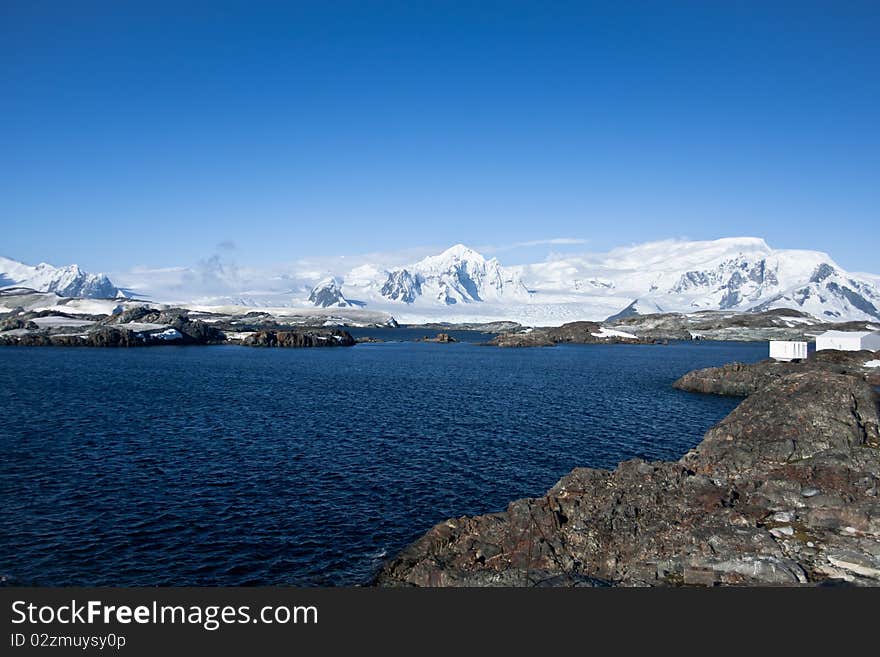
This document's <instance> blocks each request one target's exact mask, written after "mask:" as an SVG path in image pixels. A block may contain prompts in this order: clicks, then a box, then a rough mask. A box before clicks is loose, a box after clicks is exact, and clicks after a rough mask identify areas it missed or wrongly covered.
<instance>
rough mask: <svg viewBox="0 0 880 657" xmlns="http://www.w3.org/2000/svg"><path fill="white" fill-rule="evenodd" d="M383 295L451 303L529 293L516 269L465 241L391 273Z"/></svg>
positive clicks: (472, 301)
mask: <svg viewBox="0 0 880 657" xmlns="http://www.w3.org/2000/svg"><path fill="white" fill-rule="evenodd" d="M381 294H382V296H383V297H385V298H386V299H388V300H389V301H399V302H403V303H410V304H411V303H416V302H417V301H419V300H426V301H428V302H434V303H438V302H439V303H441V304H444V305H447V306H451V305H454V304H457V303H480V302H484V301H498V300H500V299H501V298H502V297H506V298H519V299H522V300H525V299H527V298H528V296H529V293H528V290H527V289H526V287H525V286H524V285H523V284H522V282H521V281H520V280H519V276H518V275H517V274H516V273H515V272H513V271H508V270H505V269H504V268H503V267H502V266H501V265H500V264H499V263H498V260H496V259H495V258H491V259H489V260H486V258H485V257H483V255H482V254H480V253H478V252H477V251H474V250H473V249H471V248H468V247H466V246H465V245H463V244H456V245H455V246H453V247H451V248H449V249H446V251H444V252H443V253H441V254H439V255H436V256H428V257H427V258H424V259H422V260H420V261H419V262H417V263H415V264H413V265H410V266H407V267H404V268H401V269H395V270H392V271H390V272H388V273H387V277H386V279H385V282H384V284H383V285H382V289H381Z"/></svg>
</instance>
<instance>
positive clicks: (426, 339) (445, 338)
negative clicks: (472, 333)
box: [419, 333, 458, 342]
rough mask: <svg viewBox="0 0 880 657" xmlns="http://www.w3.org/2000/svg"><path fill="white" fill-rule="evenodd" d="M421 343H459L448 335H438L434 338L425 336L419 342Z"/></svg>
mask: <svg viewBox="0 0 880 657" xmlns="http://www.w3.org/2000/svg"><path fill="white" fill-rule="evenodd" d="M419 342H458V340H456V339H455V338H453V337H452V336H451V335H449V334H448V333H438V334H437V335H435V336H434V337H433V338H432V337H430V336H427V335H426V336H425V337H423V338H421V339H420V340H419Z"/></svg>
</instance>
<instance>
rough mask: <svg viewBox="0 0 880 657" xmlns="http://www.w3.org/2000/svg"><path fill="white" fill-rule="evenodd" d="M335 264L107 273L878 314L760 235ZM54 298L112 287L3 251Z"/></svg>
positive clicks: (604, 311) (827, 271)
mask: <svg viewBox="0 0 880 657" xmlns="http://www.w3.org/2000/svg"><path fill="white" fill-rule="evenodd" d="M333 262H335V263H350V264H349V265H348V266H336V267H335V270H326V269H324V270H320V269H318V268H317V267H315V266H314V263H311V262H310V263H309V264H308V265H303V266H297V265H296V264H293V265H277V266H274V267H263V268H259V267H258V268H244V267H236V266H234V265H223V264H222V263H219V262H207V263H202V264H201V265H199V266H197V267H194V268H187V267H176V268H165V269H156V270H144V269H137V270H131V271H129V272H123V273H120V274H114V275H113V278H114V280H121V282H122V285H123V288H122V289H125V290H133V291H135V292H136V293H137V294H138V296H141V297H143V298H145V299H149V300H152V301H155V302H160V303H174V304H177V305H181V306H185V307H190V308H199V309H202V310H209V309H211V308H223V309H226V310H228V309H229V308H238V309H239V310H240V311H242V312H247V309H249V308H250V309H265V310H267V311H269V310H272V311H273V312H274V311H277V312H279V313H282V314H283V309H301V310H302V311H304V312H305V311H309V309H311V310H310V311H309V312H315V311H318V310H323V311H326V312H330V311H331V310H333V309H337V310H339V309H365V310H368V311H373V312H378V313H384V314H389V315H391V316H393V317H394V319H396V320H397V321H398V322H400V323H407V324H421V323H431V322H452V323H456V322H461V323H463V322H469V323H477V322H497V321H513V322H519V323H520V324H524V325H527V326H555V325H559V324H562V323H565V322H570V321H577V320H591V321H603V320H606V319H608V318H622V317H628V316H632V315H647V314H656V313H670V312H676V313H694V312H699V311H703V310H726V311H733V312H748V311H755V312H757V311H764V310H773V309H786V308H788V309H794V310H799V311H801V312H805V313H808V314H810V315H813V316H814V317H816V318H818V319H820V320H823V321H828V322H843V321H874V322H876V321H878V320H880V276H878V275H876V274H868V273H850V272H847V271H846V270H845V269H843V268H842V267H841V266H840V265H838V264H837V263H836V262H835V261H834V260H833V259H832V258H831V256H829V255H828V254H826V253H823V252H821V251H810V250H791V249H775V248H772V247H771V246H769V245H768V244H767V242H766V241H764V240H763V239H761V238H758V237H729V238H722V239H717V240H707V241H689V240H675V239H670V240H661V241H655V242H648V243H644V244H637V245H632V246H626V247H620V248H616V249H612V250H610V251H608V252H605V253H585V254H580V255H571V256H565V257H552V258H549V259H547V260H545V261H541V262H535V263H530V264H518V265H503V264H502V263H501V262H499V260H498V259H497V258H495V257H490V258H487V257H485V256H484V255H483V254H481V253H480V252H479V251H477V250H476V249H473V248H470V247H468V246H465V245H464V244H456V245H454V246H452V247H450V248H448V249H446V250H445V251H443V252H441V253H438V254H436V255H429V256H427V257H424V258H422V259H420V260H415V261H414V262H410V263H408V264H394V265H391V266H388V265H386V264H385V263H383V262H378V261H368V262H365V261H364V259H363V258H359V259H354V260H352V259H350V258H339V259H337V260H334V261H333ZM13 285H16V286H21V287H30V288H32V289H34V290H37V291H40V292H55V293H56V294H59V295H62V296H75V297H94V298H97V297H102V296H103V297H113V296H115V295H117V294H119V293H120V292H119V290H120V288H117V287H116V286H115V285H114V284H113V283H111V282H110V279H109V278H107V277H106V276H104V275H103V274H88V273H86V272H83V271H82V270H81V269H79V268H78V267H77V266H76V265H70V266H68V267H64V268H54V267H51V266H49V265H38V266H36V267H30V266H28V265H22V264H21V263H17V262H15V261H12V260H9V259H5V258H2V259H0V287H3V286H13Z"/></svg>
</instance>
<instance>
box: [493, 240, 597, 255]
mask: <svg viewBox="0 0 880 657" xmlns="http://www.w3.org/2000/svg"><path fill="white" fill-rule="evenodd" d="M588 242H589V240H585V239H582V238H580V237H550V238H548V239H541V240H528V241H525V242H513V243H512V244H502V245H501V246H489V245H487V246H482V247H479V248H478V249H477V250H478V251H489V252H492V253H496V252H498V251H511V250H513V249H527V248H530V247H535V246H564V245H574V244H587V243H588Z"/></svg>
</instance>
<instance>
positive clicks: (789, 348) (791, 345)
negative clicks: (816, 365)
mask: <svg viewBox="0 0 880 657" xmlns="http://www.w3.org/2000/svg"><path fill="white" fill-rule="evenodd" d="M770 358H774V359H776V360H784V361H789V360H806V358H807V343H806V342H795V341H793V340H770Z"/></svg>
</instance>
